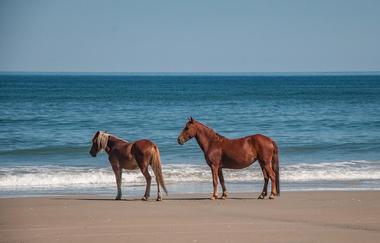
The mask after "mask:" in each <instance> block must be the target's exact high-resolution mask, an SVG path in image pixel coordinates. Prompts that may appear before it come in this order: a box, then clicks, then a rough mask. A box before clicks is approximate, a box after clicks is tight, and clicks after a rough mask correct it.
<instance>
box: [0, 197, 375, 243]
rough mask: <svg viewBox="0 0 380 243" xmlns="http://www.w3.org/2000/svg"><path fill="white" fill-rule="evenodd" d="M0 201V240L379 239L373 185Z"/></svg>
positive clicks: (235, 241)
mask: <svg viewBox="0 0 380 243" xmlns="http://www.w3.org/2000/svg"><path fill="white" fill-rule="evenodd" d="M208 196H209V195H204V194H184V195H171V196H169V197H164V201H162V202H156V201H154V197H152V198H151V200H150V201H148V202H142V201H140V200H138V199H135V198H129V197H127V199H126V200H125V199H124V200H122V201H114V200H112V198H108V197H94V196H87V197H86V196H83V195H81V196H69V197H37V198H2V199H0V242H150V243H151V242H192V243H194V242H233V243H237V242H361V243H363V242H379V239H380V191H365V192H283V194H282V195H281V197H280V198H278V199H276V200H257V199H256V196H257V194H253V193H250V194H240V193H235V194H234V193H232V194H230V198H229V199H227V200H217V201H211V200H209V199H208Z"/></svg>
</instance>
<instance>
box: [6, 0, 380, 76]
mask: <svg viewBox="0 0 380 243" xmlns="http://www.w3.org/2000/svg"><path fill="white" fill-rule="evenodd" d="M0 71H59V72H64V71H68V72H76V71H78V72H92V71H95V72H294V71H299V72H305V71H312V72H314V71H380V1H366V0H357V1H352V0H343V1H336V0H327V1H321V0H318V1H308V0H303V1H290V0H289V1H284V0H279V1H252V0H250V1H238V0H236V1H223V0H216V1H207V0H203V1H202V0H201V1H194V0H187V1H181V0H173V1H162V0H160V1H157V0H156V1H145V0H136V1H105V0H104V1H97V0H95V1H94V0H93V1H80V0H63V1H55V0H45V1H35V0H33V1H31V0H25V1H18V0H13V1H4V0H0Z"/></svg>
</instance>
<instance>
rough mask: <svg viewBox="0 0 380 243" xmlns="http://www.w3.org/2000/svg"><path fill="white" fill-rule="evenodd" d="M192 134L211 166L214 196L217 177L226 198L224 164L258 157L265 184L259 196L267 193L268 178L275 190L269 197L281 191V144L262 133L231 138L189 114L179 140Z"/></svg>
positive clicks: (236, 166)
mask: <svg viewBox="0 0 380 243" xmlns="http://www.w3.org/2000/svg"><path fill="white" fill-rule="evenodd" d="M193 137H195V139H196V140H197V142H198V145H199V147H200V148H201V149H202V151H203V153H204V156H205V159H206V162H207V164H208V165H209V166H210V167H211V172H212V181H213V187H214V192H213V194H212V196H211V198H210V199H211V200H214V199H217V198H218V194H217V189H218V177H219V181H220V184H221V185H222V189H223V195H222V197H221V198H222V199H225V198H227V195H228V194H227V189H226V186H225V185H224V177H223V171H222V168H228V169H243V168H246V167H248V166H250V165H251V164H253V163H254V162H255V161H256V160H258V161H259V163H260V167H261V170H262V172H263V175H264V187H263V190H262V192H261V194H260V196H259V197H258V198H259V199H264V198H265V197H266V196H267V188H268V180H269V178H270V179H271V182H272V193H271V195H270V197H269V198H270V199H274V197H275V196H278V195H280V177H279V176H280V175H279V160H278V148H277V145H276V143H275V142H274V141H273V140H272V139H270V138H268V137H266V136H263V135H261V134H256V135H251V136H247V137H243V138H237V139H228V138H225V137H223V136H221V135H219V134H218V133H216V132H214V131H213V130H212V129H211V128H208V127H207V126H205V125H203V124H202V123H200V122H198V121H196V120H195V119H193V118H191V117H190V119H189V121H188V122H187V123H186V125H185V128H184V129H183V130H182V132H181V133H180V134H179V136H178V143H179V144H181V145H183V144H184V143H185V142H187V141H188V140H189V139H191V138H193Z"/></svg>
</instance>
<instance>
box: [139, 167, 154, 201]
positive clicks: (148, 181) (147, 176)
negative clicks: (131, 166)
mask: <svg viewBox="0 0 380 243" xmlns="http://www.w3.org/2000/svg"><path fill="white" fill-rule="evenodd" d="M141 172H142V174H143V175H144V177H145V180H146V188H145V194H144V197H143V198H141V200H143V201H147V200H148V198H149V196H150V185H151V182H152V177H151V176H150V174H149V170H148V166H146V167H145V168H144V169H141Z"/></svg>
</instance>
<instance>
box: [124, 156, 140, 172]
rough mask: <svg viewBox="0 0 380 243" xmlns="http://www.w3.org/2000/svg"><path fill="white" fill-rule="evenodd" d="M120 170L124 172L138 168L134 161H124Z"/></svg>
mask: <svg viewBox="0 0 380 243" xmlns="http://www.w3.org/2000/svg"><path fill="white" fill-rule="evenodd" d="M122 168H123V169H126V170H137V169H138V168H139V166H138V164H137V162H136V160H135V159H131V160H125V161H124V163H123V164H122Z"/></svg>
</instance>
